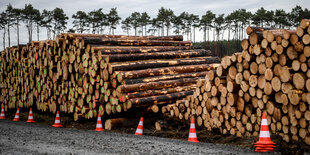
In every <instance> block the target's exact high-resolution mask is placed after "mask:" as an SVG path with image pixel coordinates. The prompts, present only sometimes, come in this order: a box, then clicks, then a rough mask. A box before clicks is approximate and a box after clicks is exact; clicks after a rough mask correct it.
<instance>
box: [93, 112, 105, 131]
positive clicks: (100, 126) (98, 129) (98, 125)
mask: <svg viewBox="0 0 310 155" xmlns="http://www.w3.org/2000/svg"><path fill="white" fill-rule="evenodd" d="M95 131H103V128H102V121H101V115H100V114H98V119H97V124H96V129H95Z"/></svg>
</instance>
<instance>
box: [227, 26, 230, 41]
mask: <svg viewBox="0 0 310 155" xmlns="http://www.w3.org/2000/svg"><path fill="white" fill-rule="evenodd" d="M227 40H228V41H229V40H230V28H229V27H228V38H227Z"/></svg>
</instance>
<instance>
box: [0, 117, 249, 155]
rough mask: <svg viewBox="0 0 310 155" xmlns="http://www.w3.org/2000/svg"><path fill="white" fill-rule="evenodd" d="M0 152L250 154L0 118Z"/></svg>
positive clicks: (244, 150)
mask: <svg viewBox="0 0 310 155" xmlns="http://www.w3.org/2000/svg"><path fill="white" fill-rule="evenodd" d="M0 153H1V154H253V153H255V152H254V151H253V149H249V148H243V147H238V146H232V145H225V144H212V143H191V142H187V141H184V140H177V139H169V138H161V137H155V136H145V135H143V136H135V135H133V134H124V133H113V132H107V131H103V132H95V131H92V130H84V129H74V128H53V127H51V126H46V125H41V124H29V123H26V122H13V121H10V120H0Z"/></svg>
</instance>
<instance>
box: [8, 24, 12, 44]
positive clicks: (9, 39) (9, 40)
mask: <svg viewBox="0 0 310 155" xmlns="http://www.w3.org/2000/svg"><path fill="white" fill-rule="evenodd" d="M8 43H9V47H11V34H10V26H9V25H8Z"/></svg>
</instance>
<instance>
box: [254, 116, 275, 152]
mask: <svg viewBox="0 0 310 155" xmlns="http://www.w3.org/2000/svg"><path fill="white" fill-rule="evenodd" d="M254 144H255V147H256V149H255V151H256V152H268V151H269V152H273V149H274V148H275V147H276V146H274V144H276V143H274V142H272V141H271V139H270V133H269V128H268V122H267V115H266V112H263V116H262V122H261V126H260V132H259V140H258V142H256V143H254Z"/></svg>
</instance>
